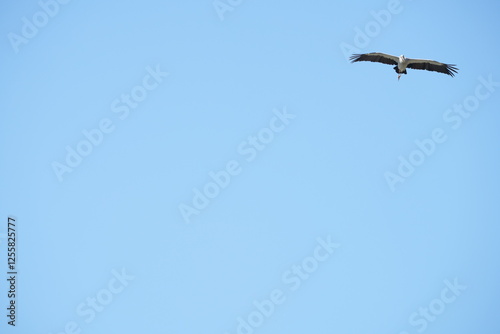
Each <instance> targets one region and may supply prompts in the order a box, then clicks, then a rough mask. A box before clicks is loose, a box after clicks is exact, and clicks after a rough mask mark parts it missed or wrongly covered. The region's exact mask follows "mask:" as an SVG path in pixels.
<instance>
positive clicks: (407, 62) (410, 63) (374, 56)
mask: <svg viewBox="0 0 500 334" xmlns="http://www.w3.org/2000/svg"><path fill="white" fill-rule="evenodd" d="M350 60H351V63H354V62H357V61H372V62H376V63H382V64H388V65H396V66H394V70H395V71H396V73H397V74H398V80H399V78H400V77H401V75H402V74H407V73H406V69H407V68H413V69H415V70H427V71H434V72H439V73H444V74H448V75H451V76H452V77H453V76H455V73H457V71H458V68H456V66H455V65H450V64H444V63H440V62H438V61H435V60H427V59H411V58H406V57H405V56H404V55H401V56H399V57H396V56H391V55H388V54H385V53H380V52H371V53H364V54H353V55H352V56H351V57H350Z"/></svg>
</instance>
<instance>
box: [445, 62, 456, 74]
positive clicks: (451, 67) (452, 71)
mask: <svg viewBox="0 0 500 334" xmlns="http://www.w3.org/2000/svg"><path fill="white" fill-rule="evenodd" d="M446 69H447V70H448V73H447V74H449V75H451V76H452V77H454V76H455V74H456V73H458V68H457V65H455V64H446Z"/></svg>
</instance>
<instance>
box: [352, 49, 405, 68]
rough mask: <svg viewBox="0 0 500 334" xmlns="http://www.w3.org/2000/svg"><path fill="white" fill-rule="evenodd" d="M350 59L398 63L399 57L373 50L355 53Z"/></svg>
mask: <svg viewBox="0 0 500 334" xmlns="http://www.w3.org/2000/svg"><path fill="white" fill-rule="evenodd" d="M349 59H350V60H351V63H354V62H357V61H372V62H375V63H382V64H388V65H397V64H398V60H399V57H395V56H391V55H388V54H385V53H380V52H372V53H365V54H353V55H352V56H351V57H350V58H349Z"/></svg>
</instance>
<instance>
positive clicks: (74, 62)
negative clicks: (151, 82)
mask: <svg viewBox="0 0 500 334" xmlns="http://www.w3.org/2000/svg"><path fill="white" fill-rule="evenodd" d="M42 1H43V0H42ZM226 3H227V2H226ZM233 3H235V2H233ZM2 7H3V8H2V10H1V11H0V31H1V32H2V34H3V36H4V38H2V39H0V48H1V50H2V51H1V57H2V62H1V63H2V66H1V68H2V76H0V83H1V87H2V99H1V100H0V109H1V110H2V113H1V116H0V137H1V141H0V145H1V146H0V150H1V154H2V158H3V160H2V161H3V163H2V164H1V167H0V168H1V175H2V177H1V189H2V192H1V194H0V203H1V205H0V221H3V222H5V223H3V224H2V225H0V233H5V230H6V221H7V217H8V216H9V215H14V216H15V217H16V218H17V222H18V234H19V236H18V240H17V243H18V268H17V269H18V271H19V276H18V293H19V294H18V319H17V326H16V327H15V328H11V326H8V325H7V324H6V317H5V313H6V311H5V307H6V305H7V302H8V300H7V298H6V291H7V286H6V281H5V280H2V282H3V283H1V284H0V296H1V297H0V302H1V303H2V306H1V309H3V310H4V311H2V312H1V313H0V316H1V318H0V319H3V320H2V321H1V324H0V327H1V328H2V330H3V331H4V332H5V333H14V332H15V333H43V334H48V333H53V334H55V333H61V332H64V331H65V326H67V324H68V323H72V322H74V323H75V324H76V325H77V326H78V328H79V329H80V330H81V333H96V334H97V333H109V332H113V333H200V332H205V333H220V334H224V333H231V334H233V333H237V332H238V328H237V325H238V320H237V319H238V317H242V318H244V319H247V317H248V316H249V314H251V313H252V312H254V311H255V310H256V308H255V306H254V305H253V302H254V301H255V300H257V301H262V300H264V299H268V298H269V296H270V293H271V291H272V290H273V289H279V290H281V291H283V293H284V295H285V301H284V302H283V303H282V304H280V305H276V307H275V310H274V313H273V314H272V315H271V316H270V317H269V318H266V319H265V321H264V323H263V324H262V325H261V326H259V327H258V328H253V332H254V333H305V332H309V333H356V334H359V333H390V334H392V333H394V334H400V333H401V332H404V331H406V332H407V333H408V334H413V333H421V332H424V331H425V332H427V333H471V332H482V333H499V332H500V325H499V323H498V321H497V318H498V309H499V308H500V302H499V300H500V289H499V288H498V282H499V280H500V271H499V269H498V254H499V252H500V244H499V243H498V236H499V233H500V226H499V223H500V211H499V209H498V198H499V197H500V190H499V189H500V188H499V181H500V177H499V174H498V171H499V169H500V159H498V151H499V143H500V132H499V131H498V128H499V125H500V124H499V122H500V116H499V114H498V111H499V109H498V105H499V102H500V87H499V86H498V84H497V86H496V87H493V88H492V90H494V91H493V92H489V91H488V90H487V89H486V88H485V87H484V86H483V87H482V88H480V89H481V92H482V93H484V94H486V93H489V96H488V97H487V98H485V99H484V100H481V101H480V102H479V106H478V107H477V108H475V110H474V111H473V112H472V114H471V116H470V117H469V118H467V119H463V122H462V123H461V124H460V126H459V127H458V128H456V129H454V128H453V127H452V125H453V124H454V123H450V122H446V121H445V120H444V119H443V115H444V114H445V113H446V112H447V110H448V109H449V108H453V105H454V104H461V103H463V102H464V101H465V100H466V99H467V98H469V100H468V101H471V100H470V96H474V94H475V92H476V87H478V85H480V84H481V82H480V81H479V80H478V78H479V77H483V78H485V79H487V78H488V77H489V76H491V77H492V80H493V81H495V82H499V81H500V67H499V65H498V61H497V60H498V59H497V58H498V57H497V56H496V55H497V54H498V53H499V51H500V49H499V45H500V43H499V42H500V41H499V38H498V31H500V23H499V22H500V21H499V20H498V13H499V10H500V4H499V3H498V2H496V1H493V0H491V1H483V2H480V3H472V2H464V1H462V2H456V1H451V0H450V1H439V2H431V1H429V0H419V1H409V0H401V1H400V3H399V5H398V6H397V8H398V13H397V14H392V15H391V18H390V19H389V21H388V23H387V25H386V26H380V31H378V32H376V33H373V34H372V37H370V39H369V41H368V42H367V45H366V46H363V47H358V49H359V51H360V52H372V51H380V52H386V53H390V54H394V55H400V54H405V55H406V56H407V57H410V58H411V57H413V58H430V59H435V60H438V61H443V62H446V63H451V64H457V66H458V68H459V69H460V71H459V73H458V75H457V76H456V77H455V78H451V77H449V76H446V75H442V74H439V73H434V72H427V71H414V70H409V71H408V75H406V76H403V77H402V78H401V80H400V81H399V82H398V80H397V75H396V73H395V72H394V70H393V69H392V68H391V67H389V66H387V65H383V64H375V63H356V64H350V63H349V62H348V61H347V59H346V57H345V55H344V53H343V51H342V48H341V46H342V45H345V44H350V45H352V46H356V45H355V34H356V33H355V29H356V28H359V29H361V30H363V29H365V28H366V27H367V25H369V24H370V22H371V21H374V17H373V15H372V11H376V12H379V11H380V10H387V9H388V2H387V1H379V0H376V1H375V0H373V1H335V2H332V1H316V2H314V3H308V2H307V3H306V2H293V3H290V1H272V2H269V1H257V0H253V1H242V2H241V3H240V4H237V5H234V6H233V7H234V8H233V10H232V11H227V12H225V14H224V20H221V19H220V17H219V16H218V15H217V12H216V10H215V9H214V7H213V4H212V2H211V1H185V2H179V1H154V0H146V1H143V2H141V3H138V2H136V1H121V2H113V3H102V2H98V1H85V2H83V1H71V2H69V3H67V4H60V5H59V10H58V12H57V13H56V14H55V15H54V16H53V17H51V18H50V19H49V20H48V23H47V24H46V25H45V26H43V27H41V28H39V31H38V33H37V35H36V36H34V37H33V38H30V39H27V43H25V44H21V45H19V48H18V49H19V50H18V52H17V53H16V52H15V50H14V48H13V46H12V43H11V42H10V41H9V37H8V36H9V33H15V34H18V35H21V30H22V28H23V24H24V23H23V20H22V18H23V17H26V18H27V19H28V20H30V21H31V20H32V18H33V15H35V14H36V13H37V12H39V11H40V10H41V7H40V4H39V3H38V2H37V1H23V2H22V3H13V2H12V3H9V4H7V3H4V4H3V5H2ZM342 43H345V44H342ZM358 46H359V45H358ZM157 65H159V67H160V69H161V70H162V71H165V72H168V73H169V75H168V76H167V77H166V78H164V80H163V82H161V83H160V84H159V85H158V87H157V88H156V89H154V90H152V91H149V92H148V95H147V97H146V98H145V99H144V101H142V102H140V103H139V105H138V107H137V108H135V109H133V110H131V112H130V114H129V115H128V117H126V118H125V119H123V120H122V119H120V118H119V117H118V116H119V114H116V113H114V112H113V111H112V108H111V104H112V102H113V101H114V100H115V99H117V98H120V96H121V95H122V94H130V92H131V90H132V89H133V88H134V87H135V86H137V85H141V83H142V81H143V78H144V76H145V75H147V74H148V71H147V68H148V66H149V67H151V68H155V67H156V66H157ZM284 109H286V110H287V112H288V113H291V114H293V115H294V116H295V118H294V119H292V120H290V122H289V124H288V125H286V126H285V127H284V129H283V131H281V132H279V133H275V135H274V139H273V140H271V141H270V142H269V143H268V144H267V145H266V146H265V149H264V150H262V151H259V152H258V154H257V156H256V158H255V159H254V160H253V161H251V162H249V161H247V160H246V159H245V158H246V157H247V156H245V155H242V154H240V153H239V152H238V146H239V145H245V144H244V143H245V141H246V140H247V137H248V136H249V135H255V134H258V133H259V132H260V131H261V130H262V129H264V128H266V127H268V126H269V123H270V122H271V121H272V119H273V117H275V114H274V113H273V110H281V111H282V110H284ZM103 119H110V120H111V122H112V124H113V126H114V130H113V131H112V132H111V133H109V134H105V135H104V138H103V140H102V143H101V144H100V145H98V146H95V147H93V150H92V152H91V153H90V154H89V155H88V156H87V157H84V158H83V161H82V162H81V164H80V165H79V166H77V167H76V168H74V170H73V171H72V172H71V173H66V174H64V175H63V180H62V181H61V182H60V181H59V180H58V178H57V176H56V173H55V172H54V170H53V167H52V164H53V163H54V161H56V162H59V163H61V164H64V163H65V159H66V154H67V152H66V146H68V145H69V146H70V147H72V148H73V149H75V148H76V146H77V145H78V143H79V142H81V141H82V140H85V137H84V136H83V134H82V131H83V130H90V129H95V128H97V127H98V126H99V122H100V121H101V120H103ZM435 128H440V129H442V131H443V132H444V134H445V135H446V138H447V139H446V141H445V142H444V143H440V144H437V146H436V148H435V151H434V152H433V154H431V155H430V156H428V157H426V159H425V161H424V163H423V164H421V165H420V166H417V167H416V168H415V171H414V172H413V174H412V175H411V176H409V177H408V178H407V179H406V180H405V182H404V183H398V184H397V185H396V186H395V191H391V189H390V187H389V186H388V184H387V182H386V180H385V177H384V174H385V173H386V172H388V171H389V172H393V173H396V172H397V169H398V166H399V163H400V161H399V160H398V157H399V156H403V157H406V158H408V156H409V155H410V154H411V153H412V152H413V151H414V150H416V149H417V146H416V144H415V141H416V140H424V139H425V138H429V137H430V136H431V133H432V131H433V129H435ZM231 160H235V161H237V162H238V163H239V165H240V168H241V172H240V173H239V174H238V175H235V176H233V177H232V178H231V181H230V182H229V185H228V186H227V187H226V188H225V189H222V190H221V191H220V193H219V194H218V196H216V197H215V198H213V199H211V200H210V203H209V204H208V206H207V207H206V208H204V209H203V210H201V211H200V212H199V214H197V215H192V216H191V219H190V223H186V222H185V220H184V219H183V217H182V215H181V213H180V211H179V205H181V204H185V205H192V201H193V196H194V193H193V189H194V188H197V189H203V187H204V186H205V185H206V184H207V183H209V182H210V181H211V179H210V176H209V173H210V172H211V171H213V172H217V171H220V170H223V169H224V168H225V166H226V164H227V163H228V162H229V161H231ZM328 236H331V239H332V240H334V241H335V242H337V243H340V244H341V246H340V247H339V248H338V249H337V250H336V251H335V253H334V254H332V255H331V256H330V257H329V258H328V260H326V261H324V262H321V263H319V265H318V268H317V270H315V271H314V272H312V273H311V274H310V277H309V278H308V279H307V280H304V281H303V282H302V284H301V286H300V287H299V288H298V289H297V290H295V291H292V290H291V289H290V285H289V284H286V283H285V282H284V281H283V279H282V275H284V274H285V273H286V272H287V271H288V270H290V268H291V267H292V265H294V264H301V263H302V261H304V260H305V259H307V258H308V257H309V256H311V255H312V254H313V252H314V250H315V247H317V245H318V243H317V238H323V239H326V238H327V237H328ZM0 242H1V244H0V246H1V247H2V252H1V257H0V263H1V265H0V268H4V269H5V270H4V269H2V271H7V270H6V255H5V250H6V242H7V240H6V239H5V234H4V235H3V238H2V239H1V240H0ZM122 268H124V270H125V271H126V273H128V274H129V275H133V276H134V277H135V278H134V279H133V280H131V281H130V282H129V283H128V285H127V286H126V287H125V288H124V289H123V291H122V292H120V293H117V294H116V295H113V300H112V301H111V302H110V303H109V304H107V305H105V306H104V309H103V310H102V312H98V313H96V316H95V318H94V319H93V320H92V321H90V322H86V321H85V319H86V317H82V316H81V315H79V314H78V313H77V310H76V309H77V307H78V305H80V304H81V303H85V302H86V300H87V298H92V297H96V295H97V294H98V293H99V291H102V289H106V288H107V287H108V283H109V282H110V280H112V279H113V277H114V276H113V270H117V271H121V270H122ZM2 275H3V274H2ZM455 278H457V279H458V282H459V283H460V284H461V285H465V286H467V289H466V290H465V291H464V292H463V293H462V294H461V295H460V296H458V297H457V298H456V300H455V301H454V302H453V303H450V304H446V309H445V310H444V311H443V312H442V314H439V315H438V316H436V319H435V320H434V321H432V322H431V321H429V322H428V326H427V327H426V328H425V330H422V327H421V326H415V325H412V324H411V323H410V322H409V318H410V317H411V315H412V314H413V313H414V312H419V308H423V307H429V304H430V303H431V302H432V301H433V300H435V299H436V298H440V295H441V291H442V289H443V288H445V287H446V285H445V283H443V282H444V281H445V280H449V281H451V282H453V280H454V279H455ZM419 330H421V331H419ZM240 332H241V331H240ZM243 332H244V331H243Z"/></svg>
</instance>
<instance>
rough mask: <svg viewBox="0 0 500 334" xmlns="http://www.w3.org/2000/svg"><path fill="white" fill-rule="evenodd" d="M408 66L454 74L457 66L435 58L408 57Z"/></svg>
mask: <svg viewBox="0 0 500 334" xmlns="http://www.w3.org/2000/svg"><path fill="white" fill-rule="evenodd" d="M406 67H408V68H413V69H415V70H427V71H434V72H439V73H444V74H448V75H451V76H452V77H453V76H455V73H457V71H458V68H457V67H456V65H450V64H444V63H440V62H438V61H435V60H427V59H408V65H407V66H406Z"/></svg>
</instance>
